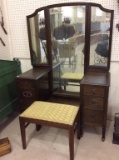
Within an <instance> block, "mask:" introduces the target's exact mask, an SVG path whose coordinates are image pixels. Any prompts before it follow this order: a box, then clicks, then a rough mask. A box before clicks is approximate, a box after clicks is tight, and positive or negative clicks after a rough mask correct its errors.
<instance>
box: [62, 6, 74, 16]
mask: <svg viewBox="0 0 119 160" xmlns="http://www.w3.org/2000/svg"><path fill="white" fill-rule="evenodd" d="M62 12H63V16H64V17H72V16H73V9H72V7H62Z"/></svg>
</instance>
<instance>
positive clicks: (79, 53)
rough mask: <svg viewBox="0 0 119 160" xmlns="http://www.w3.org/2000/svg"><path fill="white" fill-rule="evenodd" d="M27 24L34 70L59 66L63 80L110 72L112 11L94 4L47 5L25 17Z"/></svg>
mask: <svg viewBox="0 0 119 160" xmlns="http://www.w3.org/2000/svg"><path fill="white" fill-rule="evenodd" d="M27 25H28V37H29V46H30V55H31V62H32V65H33V67H35V66H49V67H50V68H53V66H55V65H56V64H58V63H60V72H61V75H62V77H63V76H64V79H65V78H66V79H70V78H69V77H71V80H72V79H74V80H77V79H80V77H82V75H84V74H85V72H86V71H87V70H95V69H97V70H98V69H99V70H104V71H108V70H109V68H110V56H111V41H112V27H113V10H109V9H105V8H103V7H102V6H101V5H100V4H96V3H77V2H76V3H62V4H55V5H49V6H46V7H42V8H39V9H37V10H36V11H35V12H34V13H33V14H31V15H29V16H27ZM72 73H73V74H72ZM75 73H76V74H75ZM78 76H79V77H78ZM77 77H78V78H77ZM66 83H67V81H66ZM73 83H74V81H73ZM76 88H77V87H76ZM76 88H75V90H76ZM70 90H71V91H72V90H73V89H72V88H70ZM77 90H78V91H79V88H77Z"/></svg>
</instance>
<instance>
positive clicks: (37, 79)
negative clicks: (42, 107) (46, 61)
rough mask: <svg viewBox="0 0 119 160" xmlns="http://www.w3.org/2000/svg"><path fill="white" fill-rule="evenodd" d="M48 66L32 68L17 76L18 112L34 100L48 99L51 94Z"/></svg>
mask: <svg viewBox="0 0 119 160" xmlns="http://www.w3.org/2000/svg"><path fill="white" fill-rule="evenodd" d="M49 74H50V70H49V68H34V69H31V70H29V71H27V72H25V73H23V74H21V75H19V76H17V78H16V80H17V88H18V96H19V100H20V104H21V106H20V112H22V111H24V110H25V109H26V108H27V107H28V106H29V105H30V104H31V103H33V102H34V101H36V100H43V101H45V100H48V99H49V97H50V96H51V88H50V83H49V79H50V78H49V77H50V76H49Z"/></svg>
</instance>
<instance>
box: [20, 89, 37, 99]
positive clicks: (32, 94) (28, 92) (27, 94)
mask: <svg viewBox="0 0 119 160" xmlns="http://www.w3.org/2000/svg"><path fill="white" fill-rule="evenodd" d="M19 95H20V98H26V99H36V98H37V97H38V95H37V92H36V90H35V89H21V90H19Z"/></svg>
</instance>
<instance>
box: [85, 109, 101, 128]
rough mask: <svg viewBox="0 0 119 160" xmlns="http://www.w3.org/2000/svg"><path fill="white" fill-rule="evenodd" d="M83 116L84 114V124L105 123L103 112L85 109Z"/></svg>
mask: <svg viewBox="0 0 119 160" xmlns="http://www.w3.org/2000/svg"><path fill="white" fill-rule="evenodd" d="M83 114H84V122H89V123H94V124H99V125H102V122H103V113H102V111H97V110H92V109H84V110H83Z"/></svg>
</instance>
